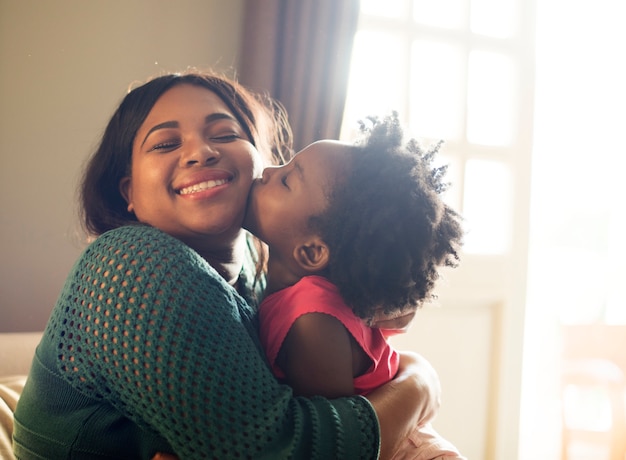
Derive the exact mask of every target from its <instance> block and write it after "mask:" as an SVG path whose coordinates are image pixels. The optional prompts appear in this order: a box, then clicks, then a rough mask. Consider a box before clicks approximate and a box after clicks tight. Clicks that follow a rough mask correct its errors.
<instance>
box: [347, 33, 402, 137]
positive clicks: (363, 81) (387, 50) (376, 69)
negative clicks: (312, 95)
mask: <svg viewBox="0 0 626 460" xmlns="http://www.w3.org/2000/svg"><path fill="white" fill-rule="evenodd" d="M404 50H405V47H404V46H403V42H402V40H401V39H400V38H399V37H396V36H393V35H391V34H388V33H382V32H381V33H377V32H369V31H368V32H359V33H357V34H356V37H355V41H354V49H353V51H352V63H351V66H350V79H349V81H348V97H347V101H346V109H345V113H344V125H345V126H348V127H349V128H348V129H352V128H353V127H356V121H357V120H360V119H362V118H364V117H366V116H368V115H380V116H383V115H386V114H388V113H389V112H390V111H391V110H397V111H398V112H400V113H401V114H402V113H404V112H405V110H406V109H405V102H404V100H405V97H404V96H405V91H406V90H405V87H406V83H405V75H406V73H407V71H408V69H407V65H406V60H407V59H406V58H405V56H406V54H405V51H404ZM373 63H375V64H373ZM344 134H345V136H344ZM342 137H346V138H350V137H351V135H350V134H349V132H346V131H345V130H344V132H343V133H342Z"/></svg>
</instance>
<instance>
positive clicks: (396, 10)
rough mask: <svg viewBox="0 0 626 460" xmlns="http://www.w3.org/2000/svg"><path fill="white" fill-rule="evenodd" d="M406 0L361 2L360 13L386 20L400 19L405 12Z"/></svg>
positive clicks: (368, 0)
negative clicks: (385, 18)
mask: <svg viewBox="0 0 626 460" xmlns="http://www.w3.org/2000/svg"><path fill="white" fill-rule="evenodd" d="M406 3H407V0H385V1H384V2H381V1H380V0H361V12H362V13H365V14H368V15H369V14H371V15H373V16H382V17H387V18H398V17H402V16H403V15H404V14H405V11H406Z"/></svg>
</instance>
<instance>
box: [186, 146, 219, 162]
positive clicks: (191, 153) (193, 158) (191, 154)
mask: <svg viewBox="0 0 626 460" xmlns="http://www.w3.org/2000/svg"><path fill="white" fill-rule="evenodd" d="M220 157H221V154H220V152H219V150H218V149H217V148H215V147H214V146H213V145H211V144H210V143H209V142H205V141H196V142H189V143H188V144H187V148H186V149H185V151H184V153H183V155H182V156H181V163H182V164H183V165H185V166H191V165H195V164H200V165H204V164H210V163H214V162H215V161H217V160H218V159H219V158H220Z"/></svg>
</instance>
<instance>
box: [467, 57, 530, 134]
mask: <svg viewBox="0 0 626 460" xmlns="http://www.w3.org/2000/svg"><path fill="white" fill-rule="evenodd" d="M468 73H469V75H468V97H467V138H468V140H469V141H470V142H472V143H475V144H483V145H499V146H505V145H509V144H511V142H512V141H513V137H514V135H515V132H514V126H515V124H516V120H515V113H517V103H518V101H517V99H516V97H515V94H516V92H517V79H516V73H515V69H514V64H513V61H512V60H511V58H509V57H508V56H505V55H502V54H497V53H490V52H486V51H472V52H471V53H470V56H469V69H468Z"/></svg>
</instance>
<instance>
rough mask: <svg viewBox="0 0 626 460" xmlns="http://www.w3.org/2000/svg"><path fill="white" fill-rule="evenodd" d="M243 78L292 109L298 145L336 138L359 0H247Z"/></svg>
mask: <svg viewBox="0 0 626 460" xmlns="http://www.w3.org/2000/svg"><path fill="white" fill-rule="evenodd" d="M244 5H245V13H244V37H243V41H242V51H241V56H240V65H239V75H238V78H239V81H240V82H241V83H243V84H245V85H247V86H249V87H250V88H253V89H255V90H257V91H264V92H268V93H269V94H270V95H271V96H273V97H274V98H275V99H278V100H279V101H280V102H281V103H282V104H283V105H284V106H285V108H286V109H287V112H288V114H289V121H290V123H291V126H292V129H293V134H294V147H295V148H296V150H300V149H301V148H302V147H304V146H306V145H308V144H309V143H311V142H313V141H316V140H319V139H325V138H328V139H337V138H338V137H339V131H340V128H341V119H342V117H343V108H344V104H345V99H346V88H347V83H348V71H349V66H350V54H351V52H352V43H353V40H354V33H355V31H356V28H357V21H358V14H359V0H246V2H245V3H244Z"/></svg>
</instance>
